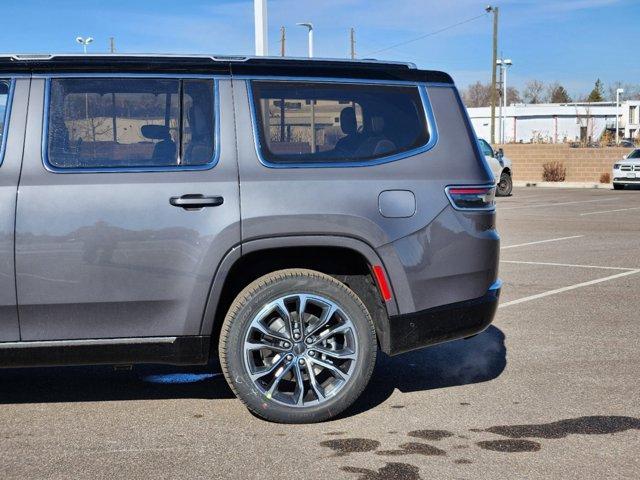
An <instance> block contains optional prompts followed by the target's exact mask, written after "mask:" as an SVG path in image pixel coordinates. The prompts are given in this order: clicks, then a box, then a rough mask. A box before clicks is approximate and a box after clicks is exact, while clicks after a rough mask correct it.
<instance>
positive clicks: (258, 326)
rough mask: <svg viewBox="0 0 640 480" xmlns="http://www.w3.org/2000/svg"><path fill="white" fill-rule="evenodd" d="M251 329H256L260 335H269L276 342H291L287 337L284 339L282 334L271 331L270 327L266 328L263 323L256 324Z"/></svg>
mask: <svg viewBox="0 0 640 480" xmlns="http://www.w3.org/2000/svg"><path fill="white" fill-rule="evenodd" d="M251 328H255V329H256V330H258V331H259V332H260V333H262V334H263V335H267V336H269V337H273V338H275V339H276V340H280V341H281V342H290V341H291V340H290V339H289V338H287V337H284V336H283V335H282V334H281V333H279V332H276V331H274V330H271V329H270V328H269V327H265V326H264V325H263V324H262V323H260V322H254V323H253V324H252V325H251Z"/></svg>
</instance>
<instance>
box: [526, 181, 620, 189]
mask: <svg viewBox="0 0 640 480" xmlns="http://www.w3.org/2000/svg"><path fill="white" fill-rule="evenodd" d="M513 186H514V187H542V188H599V189H604V190H612V189H613V184H611V183H595V182H538V181H535V180H534V181H529V182H528V181H525V180H518V181H514V182H513Z"/></svg>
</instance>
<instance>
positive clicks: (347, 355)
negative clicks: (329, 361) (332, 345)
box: [313, 346, 357, 360]
mask: <svg viewBox="0 0 640 480" xmlns="http://www.w3.org/2000/svg"><path fill="white" fill-rule="evenodd" d="M313 349H314V350H315V351H316V352H318V353H322V354H324V355H327V356H328V357H333V358H338V359H340V360H355V359H356V357H357V354H356V352H354V351H352V350H350V349H348V348H343V349H342V350H329V349H327V348H324V347H320V346H315V347H313Z"/></svg>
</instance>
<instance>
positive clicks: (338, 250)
mask: <svg viewBox="0 0 640 480" xmlns="http://www.w3.org/2000/svg"><path fill="white" fill-rule="evenodd" d="M303 253H307V254H311V255H310V256H311V257H312V258H311V260H308V259H307V258H306V255H302V254H303ZM330 253H331V254H335V255H338V258H339V259H340V260H341V261H342V263H343V264H344V265H342V267H338V270H337V271H331V270H332V267H336V263H334V262H331V263H333V264H332V265H328V266H326V267H325V268H322V267H323V266H315V268H314V259H315V260H317V259H320V258H328V257H325V256H326V255H329V254H330ZM374 265H380V266H382V267H383V268H385V267H384V264H383V262H382V260H381V259H380V257H379V256H378V254H377V253H376V252H375V251H374V250H373V248H372V247H370V246H369V245H368V244H366V243H365V242H363V241H361V240H357V239H354V238H350V237H339V236H287V237H271V238H265V239H257V240H251V241H248V242H245V243H243V244H242V245H241V246H237V247H235V248H233V249H231V250H230V251H229V252H228V253H227V255H226V256H225V257H224V259H223V260H222V262H221V263H220V265H219V266H218V269H217V271H216V273H215V275H214V279H213V281H212V285H211V289H210V292H209V296H208V299H207V303H206V306H205V310H204V315H203V319H202V324H201V328H200V333H201V334H202V335H210V336H211V340H212V342H214V343H213V345H212V348H211V351H212V352H217V347H216V346H215V345H216V343H215V342H217V341H218V337H219V332H220V327H221V326H222V322H223V321H224V317H225V315H226V312H227V310H228V307H229V305H230V304H231V302H232V301H233V299H234V298H235V297H236V296H237V294H238V293H239V291H240V290H242V288H244V286H246V285H248V284H249V283H251V282H252V281H253V280H255V279H256V278H258V277H260V276H262V275H263V274H266V273H270V272H272V271H275V270H280V269H283V268H297V267H304V268H311V269H315V270H318V271H321V272H323V273H327V274H329V275H332V276H334V277H335V278H337V279H338V280H340V281H342V282H344V283H346V284H347V285H348V286H349V287H350V288H351V289H352V290H354V292H355V293H356V294H357V295H358V296H359V297H361V300H362V301H363V302H364V303H365V305H366V306H367V308H368V309H369V311H370V313H371V316H372V318H373V321H374V324H375V327H376V334H377V336H378V342H379V345H380V348H381V349H382V350H383V351H387V348H388V345H389V339H388V332H389V325H388V322H389V317H390V316H393V315H397V314H398V306H397V303H396V299H395V296H394V297H393V298H392V299H391V300H390V301H388V302H383V301H382V299H381V298H380V293H379V291H378V288H377V286H376V284H375V277H374V275H373V272H372V270H371V269H372V267H373V266H374ZM365 266H366V271H364V268H365ZM349 268H352V269H357V271H353V272H352V273H350V272H349ZM385 270H386V269H385ZM367 277H369V278H367ZM387 278H388V279H389V275H388V271H387ZM389 281H390V279H389Z"/></svg>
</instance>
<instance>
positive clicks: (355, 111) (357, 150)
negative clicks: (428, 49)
mask: <svg viewBox="0 0 640 480" xmlns="http://www.w3.org/2000/svg"><path fill="white" fill-rule="evenodd" d="M251 89H252V95H253V104H254V108H255V116H256V118H255V122H256V126H257V133H258V137H259V146H260V154H261V155H262V157H263V159H265V160H266V161H268V162H270V163H274V164H284V165H286V164H322V163H344V162H354V163H355V162H358V163H366V162H375V161H376V160H378V159H383V158H384V157H388V156H392V155H396V154H401V153H404V152H409V151H411V150H414V149H417V148H419V147H422V146H424V145H426V144H427V143H428V142H429V139H430V133H431V132H430V131H429V128H428V123H427V120H426V113H425V106H424V104H423V100H422V96H421V94H420V89H419V87H418V86H413V85H408V86H404V85H374V84H346V83H345V84H340V83H320V82H318V83H314V82H291V81H262V80H254V81H252V82H251Z"/></svg>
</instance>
